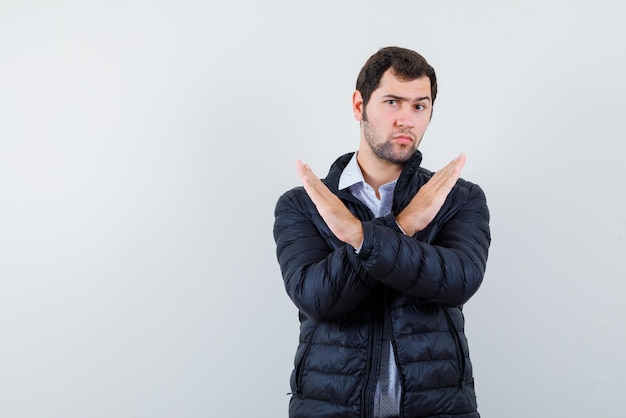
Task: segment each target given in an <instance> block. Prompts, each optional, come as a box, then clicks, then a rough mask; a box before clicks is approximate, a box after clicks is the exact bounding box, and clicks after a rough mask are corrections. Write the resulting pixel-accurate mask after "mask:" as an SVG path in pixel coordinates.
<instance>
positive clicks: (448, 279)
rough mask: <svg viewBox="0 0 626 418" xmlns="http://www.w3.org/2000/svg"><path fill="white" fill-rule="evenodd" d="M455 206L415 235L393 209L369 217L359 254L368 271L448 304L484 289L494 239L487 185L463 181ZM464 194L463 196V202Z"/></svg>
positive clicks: (412, 292)
mask: <svg viewBox="0 0 626 418" xmlns="http://www.w3.org/2000/svg"><path fill="white" fill-rule="evenodd" d="M448 200H449V201H451V202H452V203H451V205H450V206H451V207H453V208H454V209H452V210H451V209H448V210H447V211H442V212H441V213H440V214H438V216H437V217H436V218H435V219H434V220H433V222H432V223H431V225H429V227H428V228H427V229H426V230H424V231H422V232H421V233H418V234H417V235H416V236H414V237H409V236H406V235H404V234H402V233H401V231H400V230H399V228H398V227H397V226H396V224H395V218H394V216H393V215H389V216H387V217H385V218H382V219H379V220H377V221H376V222H372V223H370V224H366V223H364V224H363V225H364V236H365V237H364V242H363V249H362V250H361V252H360V253H359V255H358V256H357V257H358V258H359V259H360V262H361V265H362V267H363V268H364V269H365V270H366V271H367V273H368V274H370V275H371V276H373V277H374V278H376V279H377V280H379V281H380V282H382V283H383V284H385V285H386V286H389V287H392V288H394V289H396V290H398V291H400V292H403V293H405V294H409V295H412V296H416V297H418V298H419V299H421V300H423V301H427V302H432V303H439V304H442V305H445V306H460V305H463V304H464V303H465V302H467V301H468V300H469V299H470V297H472V295H474V293H475V292H476V291H477V290H478V288H479V287H480V284H481V283H482V280H483V276H484V274H485V268H486V263H487V255H488V249H489V245H490V243H491V235H490V230H489V210H488V208H487V203H486V199H485V194H484V193H483V191H482V189H481V188H480V187H479V186H478V185H475V184H470V185H469V186H461V187H458V186H457V190H456V192H455V193H454V194H451V195H450V196H448ZM459 200H460V202H459Z"/></svg>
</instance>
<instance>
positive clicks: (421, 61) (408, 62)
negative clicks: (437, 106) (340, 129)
mask: <svg viewBox="0 0 626 418" xmlns="http://www.w3.org/2000/svg"><path fill="white" fill-rule="evenodd" d="M390 68H391V69H392V71H393V73H394V74H395V76H396V77H398V78H399V79H401V80H405V81H411V80H415V79H417V78H420V77H423V76H427V77H428V78H429V79H430V93H431V96H432V103H433V104H434V103H435V98H436V97H437V76H436V75H435V69H434V68H433V67H431V66H430V64H429V63H428V62H427V61H426V59H425V58H424V57H423V56H421V55H420V54H418V53H417V52H415V51H412V50H410V49H406V48H400V47H397V46H388V47H385V48H381V49H379V50H378V52H376V53H375V54H374V55H372V56H371V57H370V58H369V59H368V60H367V62H366V63H365V65H364V66H363V68H361V72H360V73H359V76H358V78H357V80H356V89H357V90H358V91H360V92H361V96H362V97H363V108H365V106H367V103H368V102H369V101H370V97H371V96H372V93H373V92H374V90H376V89H377V88H378V85H379V84H380V79H381V78H382V76H383V74H384V73H385V72H386V71H387V70H388V69H390Z"/></svg>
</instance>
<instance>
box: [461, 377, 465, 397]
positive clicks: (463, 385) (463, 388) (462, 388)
mask: <svg viewBox="0 0 626 418" xmlns="http://www.w3.org/2000/svg"><path fill="white" fill-rule="evenodd" d="M461 390H462V391H463V393H465V377H463V378H462V379H461Z"/></svg>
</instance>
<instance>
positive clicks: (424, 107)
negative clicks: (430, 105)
mask: <svg viewBox="0 0 626 418" xmlns="http://www.w3.org/2000/svg"><path fill="white" fill-rule="evenodd" d="M415 109H416V110H424V109H426V106H424V105H423V104H418V105H415Z"/></svg>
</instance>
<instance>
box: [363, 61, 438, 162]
mask: <svg viewBox="0 0 626 418" xmlns="http://www.w3.org/2000/svg"><path fill="white" fill-rule="evenodd" d="M353 110H354V117H355V118H356V119H357V120H360V121H361V148H360V149H361V150H367V149H369V150H371V152H372V153H373V154H374V155H375V156H376V157H377V158H379V159H381V160H384V161H388V162H391V163H394V164H404V163H405V162H406V161H407V160H408V159H409V158H410V157H411V155H413V154H414V153H415V151H416V150H417V147H418V145H419V143H420V141H421V140H422V136H423V135H424V132H425V131H426V128H427V127H428V122H429V121H430V116H431V114H432V97H431V91H430V80H429V78H428V77H426V76H424V77H421V78H418V79H415V80H411V81H402V80H399V79H398V78H396V76H395V75H394V73H393V72H392V70H391V69H389V70H387V71H386V72H385V73H384V74H383V76H382V78H381V80H380V84H379V86H378V88H377V89H376V90H374V92H372V96H371V97H370V100H369V102H368V104H367V107H364V106H363V98H362V97H361V93H360V92H359V91H356V92H355V93H354V96H353Z"/></svg>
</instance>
